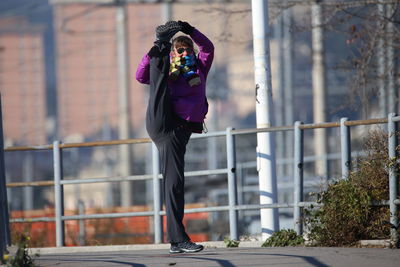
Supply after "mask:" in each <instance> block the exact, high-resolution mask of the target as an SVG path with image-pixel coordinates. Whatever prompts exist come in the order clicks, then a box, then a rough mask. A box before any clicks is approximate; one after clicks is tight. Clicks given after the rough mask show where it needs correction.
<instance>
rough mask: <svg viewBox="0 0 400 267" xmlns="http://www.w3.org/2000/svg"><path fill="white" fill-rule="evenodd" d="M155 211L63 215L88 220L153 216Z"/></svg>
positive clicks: (62, 217) (67, 217) (67, 218)
mask: <svg viewBox="0 0 400 267" xmlns="http://www.w3.org/2000/svg"><path fill="white" fill-rule="evenodd" d="M153 215H154V211H136V212H118V213H103V214H102V213H100V214H81V215H69V216H68V215H66V216H61V219H62V220H64V221H67V220H88V219H105V218H122V217H143V216H153Z"/></svg>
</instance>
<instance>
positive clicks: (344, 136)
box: [340, 118, 351, 179]
mask: <svg viewBox="0 0 400 267" xmlns="http://www.w3.org/2000/svg"><path fill="white" fill-rule="evenodd" d="M347 120H348V119H347V118H341V119H340V147H341V154H342V178H343V179H347V178H348V177H349V174H350V169H351V144H350V127H349V126H346V125H345V122H346V121H347Z"/></svg>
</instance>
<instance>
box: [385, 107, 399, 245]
mask: <svg viewBox="0 0 400 267" xmlns="http://www.w3.org/2000/svg"><path fill="white" fill-rule="evenodd" d="M394 116H395V114H394V113H390V114H389V116H388V136H389V140H388V148H389V160H390V162H391V164H390V165H389V166H390V167H389V208H390V224H391V225H392V227H391V228H390V239H391V241H392V243H393V244H394V245H395V246H396V247H397V246H398V245H399V244H398V242H399V233H398V231H397V227H398V226H399V222H398V218H397V216H398V207H397V204H395V203H394V201H395V200H396V199H397V193H398V188H397V185H398V179H399V178H398V174H397V172H396V167H397V166H396V165H397V159H396V146H397V138H396V129H397V127H396V126H397V125H396V123H395V122H394V121H393V117H394Z"/></svg>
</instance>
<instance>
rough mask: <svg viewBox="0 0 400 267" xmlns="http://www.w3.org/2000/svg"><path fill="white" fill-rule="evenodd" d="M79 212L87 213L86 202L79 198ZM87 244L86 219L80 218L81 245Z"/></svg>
mask: <svg viewBox="0 0 400 267" xmlns="http://www.w3.org/2000/svg"><path fill="white" fill-rule="evenodd" d="M78 214H79V215H84V214H85V203H84V202H83V200H81V199H79V200H78ZM85 244H86V228H85V220H79V245H80V246H84V245H85Z"/></svg>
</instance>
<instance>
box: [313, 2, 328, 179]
mask: <svg viewBox="0 0 400 267" xmlns="http://www.w3.org/2000/svg"><path fill="white" fill-rule="evenodd" d="M311 14H312V15H311V17H312V21H311V23H312V51H313V52H312V53H313V70H312V81H313V114H314V123H321V122H325V121H326V86H325V62H324V41H323V37H324V36H323V34H324V33H323V29H322V6H321V4H320V1H319V0H315V2H314V3H313V4H312V6H311ZM314 149H315V156H316V157H317V159H316V160H315V172H316V175H317V176H322V177H326V176H327V174H328V163H327V160H326V155H327V136H326V129H316V130H314Z"/></svg>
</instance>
